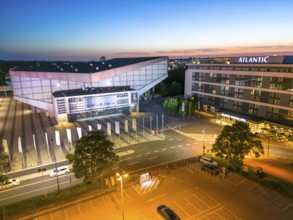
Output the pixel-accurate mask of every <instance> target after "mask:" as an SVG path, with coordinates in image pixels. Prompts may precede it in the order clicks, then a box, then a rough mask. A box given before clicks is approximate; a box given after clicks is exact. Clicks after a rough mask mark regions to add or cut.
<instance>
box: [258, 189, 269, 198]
mask: <svg viewBox="0 0 293 220" xmlns="http://www.w3.org/2000/svg"><path fill="white" fill-rule="evenodd" d="M268 191H269V190H267V189H266V190H264V191H263V192H262V193H260V194H259V195H258V197H260V196H262V195H263V194H265V193H267V192H268Z"/></svg>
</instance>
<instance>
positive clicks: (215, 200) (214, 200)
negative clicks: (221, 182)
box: [201, 191, 219, 204]
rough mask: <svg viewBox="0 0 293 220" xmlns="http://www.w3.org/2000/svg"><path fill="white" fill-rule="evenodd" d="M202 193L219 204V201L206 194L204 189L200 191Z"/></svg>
mask: <svg viewBox="0 0 293 220" xmlns="http://www.w3.org/2000/svg"><path fill="white" fill-rule="evenodd" d="M201 192H202V193H203V194H205V195H206V196H207V197H209V198H210V199H211V200H213V201H214V202H215V203H217V204H219V202H218V201H217V200H215V199H214V198H213V197H211V196H210V195H209V194H207V193H206V192H204V191H201Z"/></svg>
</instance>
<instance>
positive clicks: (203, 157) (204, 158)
mask: <svg viewBox="0 0 293 220" xmlns="http://www.w3.org/2000/svg"><path fill="white" fill-rule="evenodd" d="M200 162H201V163H203V164H211V165H213V166H215V167H217V166H218V163H217V162H216V161H214V160H212V159H211V158H209V157H206V156H202V157H201V158H200Z"/></svg>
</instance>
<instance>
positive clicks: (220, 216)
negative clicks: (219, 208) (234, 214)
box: [216, 213, 226, 219]
mask: <svg viewBox="0 0 293 220" xmlns="http://www.w3.org/2000/svg"><path fill="white" fill-rule="evenodd" d="M216 215H217V216H219V218H221V219H226V218H224V217H223V216H222V215H220V214H219V213H216Z"/></svg>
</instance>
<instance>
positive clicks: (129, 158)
mask: <svg viewBox="0 0 293 220" xmlns="http://www.w3.org/2000/svg"><path fill="white" fill-rule="evenodd" d="M131 159H132V157H128V158H125V159H124V160H131Z"/></svg>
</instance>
